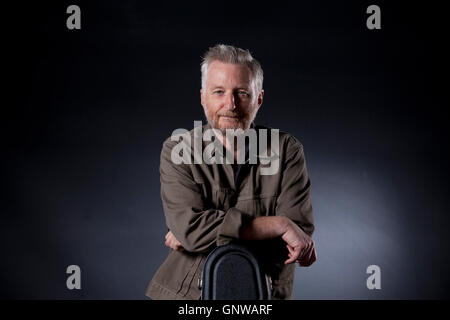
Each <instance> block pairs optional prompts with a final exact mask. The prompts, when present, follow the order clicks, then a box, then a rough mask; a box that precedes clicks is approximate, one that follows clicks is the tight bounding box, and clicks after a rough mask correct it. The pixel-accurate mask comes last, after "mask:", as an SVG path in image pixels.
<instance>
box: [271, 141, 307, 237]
mask: <svg viewBox="0 0 450 320" xmlns="http://www.w3.org/2000/svg"><path fill="white" fill-rule="evenodd" d="M282 169H283V171H282V177H281V179H282V180H281V187H280V193H279V196H278V199H277V206H276V212H277V215H280V216H286V217H288V218H290V219H291V220H292V221H294V222H295V223H296V224H297V225H298V226H299V227H300V228H301V229H302V230H303V231H305V233H307V234H308V235H309V236H311V235H312V234H313V232H314V220H313V209H312V205H311V199H310V188H311V182H310V180H309V177H308V172H307V170H306V162H305V155H304V152H303V146H302V145H301V143H300V142H299V141H298V140H297V139H295V138H294V137H290V139H289V142H288V146H287V148H286V158H285V161H284V165H283V168H282Z"/></svg>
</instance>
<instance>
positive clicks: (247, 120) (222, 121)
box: [200, 61, 264, 131]
mask: <svg viewBox="0 0 450 320" xmlns="http://www.w3.org/2000/svg"><path fill="white" fill-rule="evenodd" d="M251 75H252V74H251V70H250V69H249V68H248V67H247V66H245V65H240V64H231V63H223V62H220V61H213V62H212V63H211V64H210V65H209V68H208V71H207V75H206V85H205V88H204V90H203V89H202V90H200V96H201V103H202V106H203V109H204V111H205V114H206V118H207V119H208V121H209V123H210V124H211V126H212V127H213V128H216V129H220V130H221V131H224V130H226V129H242V130H244V131H245V130H247V129H248V128H249V127H250V124H251V122H252V121H253V120H254V119H255V116H256V112H257V111H258V109H259V107H260V106H261V104H262V99H263V95H264V91H261V92H259V93H258V94H257V97H255V96H254V95H255V94H256V93H255V92H254V90H253V88H252V81H251Z"/></svg>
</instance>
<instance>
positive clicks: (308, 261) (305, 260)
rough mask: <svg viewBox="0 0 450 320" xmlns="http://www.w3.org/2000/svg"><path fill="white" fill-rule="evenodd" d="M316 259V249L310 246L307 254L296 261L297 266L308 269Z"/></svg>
mask: <svg viewBox="0 0 450 320" xmlns="http://www.w3.org/2000/svg"><path fill="white" fill-rule="evenodd" d="M316 259H317V257H316V249H315V248H314V246H312V247H311V248H310V250H309V251H308V253H307V254H305V255H304V257H302V258H301V259H299V260H298V264H299V265H300V266H302V267H309V266H310V265H312V264H313V263H314V262H315V261H316Z"/></svg>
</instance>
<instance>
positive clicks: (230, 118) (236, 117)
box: [220, 116, 240, 120]
mask: <svg viewBox="0 0 450 320" xmlns="http://www.w3.org/2000/svg"><path fill="white" fill-rule="evenodd" d="M220 117H221V118H224V119H226V120H228V119H229V120H239V119H240V118H239V117H238V116H220Z"/></svg>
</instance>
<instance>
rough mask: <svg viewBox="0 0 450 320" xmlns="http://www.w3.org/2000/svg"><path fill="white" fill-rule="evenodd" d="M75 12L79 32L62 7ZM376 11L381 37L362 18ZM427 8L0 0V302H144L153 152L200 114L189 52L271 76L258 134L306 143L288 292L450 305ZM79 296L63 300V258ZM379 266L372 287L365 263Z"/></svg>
mask: <svg viewBox="0 0 450 320" xmlns="http://www.w3.org/2000/svg"><path fill="white" fill-rule="evenodd" d="M70 4H77V5H79V6H80V7H81V30H68V29H67V28H66V19H67V17H68V16H69V15H68V14H66V8H67V6H69V5H70ZM370 4H377V5H379V6H380V8H381V26H382V29H381V30H368V29H367V28H366V19H367V17H368V16H369V15H368V14H366V8H367V7H368V6H369V5H370ZM444 14H445V11H444V10H443V8H441V7H439V6H438V5H437V4H433V3H431V2H423V3H422V4H421V5H417V4H413V3H411V2H406V1H405V2H398V1H396V5H395V6H394V5H393V4H392V3H387V2H384V1H373V2H372V1H371V2H368V1H360V2H355V1H326V2H325V1H298V2H296V4H295V5H293V4H290V3H284V2H280V1H276V2H272V3H263V2H259V3H244V2H229V3H228V2H217V3H212V2H207V1H204V2H201V3H194V2H191V1H185V2H184V3H182V4H181V3H180V4H179V3H174V2H166V3H163V4H159V5H154V4H150V2H149V1H70V2H69V1H58V2H55V3H51V2H47V3H45V2H43V1H35V2H30V3H26V2H20V3H18V4H15V5H11V4H8V5H3V9H2V25H4V26H3V27H2V51H3V54H4V58H2V60H3V63H2V64H3V67H2V69H3V72H2V75H3V79H4V80H5V81H4V84H3V94H2V98H3V99H2V116H1V142H2V149H1V150H2V151H1V152H2V153H1V161H2V166H1V169H2V172H1V174H2V180H1V181H2V184H1V187H2V189H1V195H2V196H1V225H0V250H1V251H0V254H1V264H0V288H1V289H0V297H1V298H6V299H11V298H12V299H141V298H145V297H144V291H145V288H146V286H147V284H148V282H149V281H150V279H151V278H152V276H153V274H154V273H155V271H156V270H157V268H158V267H159V265H160V264H161V263H162V262H163V260H164V258H165V257H166V255H167V252H168V250H167V248H166V247H165V246H164V235H165V232H166V228H165V222H164V216H163V211H162V206H161V201H160V198H159V173H158V165H159V153H160V150H161V145H162V142H163V140H164V139H165V138H166V137H168V136H169V135H170V134H171V132H172V131H173V130H174V129H176V128H186V129H192V128H193V121H194V120H203V119H204V118H203V111H202V109H201V106H200V99H199V89H200V69H199V68H200V62H201V56H202V55H203V53H204V52H205V51H206V49H207V48H208V47H210V46H213V45H214V44H216V43H226V44H233V45H236V46H240V47H243V48H248V49H249V50H250V51H251V52H252V53H253V55H254V56H255V57H256V58H257V59H258V60H259V61H260V62H261V64H262V66H263V69H264V75H265V78H264V89H265V99H264V103H263V107H262V108H261V109H260V112H259V114H258V116H257V118H256V122H257V123H260V124H264V125H269V126H271V127H274V128H279V129H280V130H283V131H288V132H290V133H292V134H293V135H294V136H296V137H297V138H299V139H300V140H301V142H302V143H303V145H304V147H305V152H306V159H307V164H308V171H309V174H310V177H311V182H312V201H313V207H314V209H315V223H316V232H315V234H314V236H313V238H314V240H315V242H316V247H317V254H318V261H317V262H316V263H315V264H314V265H313V266H311V267H310V268H297V270H296V279H295V288H294V296H295V298H296V299H419V298H424V299H429V298H448V297H449V294H448V292H449V287H450V281H449V280H450V276H449V273H448V264H449V260H450V259H449V258H450V257H449V251H450V250H449V249H450V248H449V247H450V246H449V231H448V227H449V218H448V213H449V205H448V201H447V198H448V176H449V175H448V173H449V170H448V162H449V158H450V157H449V152H448V149H447V146H448V143H447V140H446V133H447V131H448V129H447V128H448V123H449V122H448V120H449V116H448V115H449V114H448V111H447V107H448V104H446V103H444V100H443V93H446V90H448V73H446V72H444V65H445V64H446V57H447V55H446V53H445V52H444V51H443V50H444V49H443V44H444V43H445V42H446V40H445V39H448V36H447V33H446V30H444V26H445V20H446V19H447V18H446V17H445V15H444ZM71 264H75V265H79V266H80V267H81V276H82V278H81V279H82V280H81V285H82V289H81V290H73V291H70V290H68V289H67V288H66V278H67V276H68V275H67V274H66V273H65V271H66V268H67V266H68V265H71ZM371 264H376V265H379V266H380V268H381V290H368V289H367V287H366V279H367V277H368V276H369V275H368V274H366V268H367V267H368V266H369V265H371Z"/></svg>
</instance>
